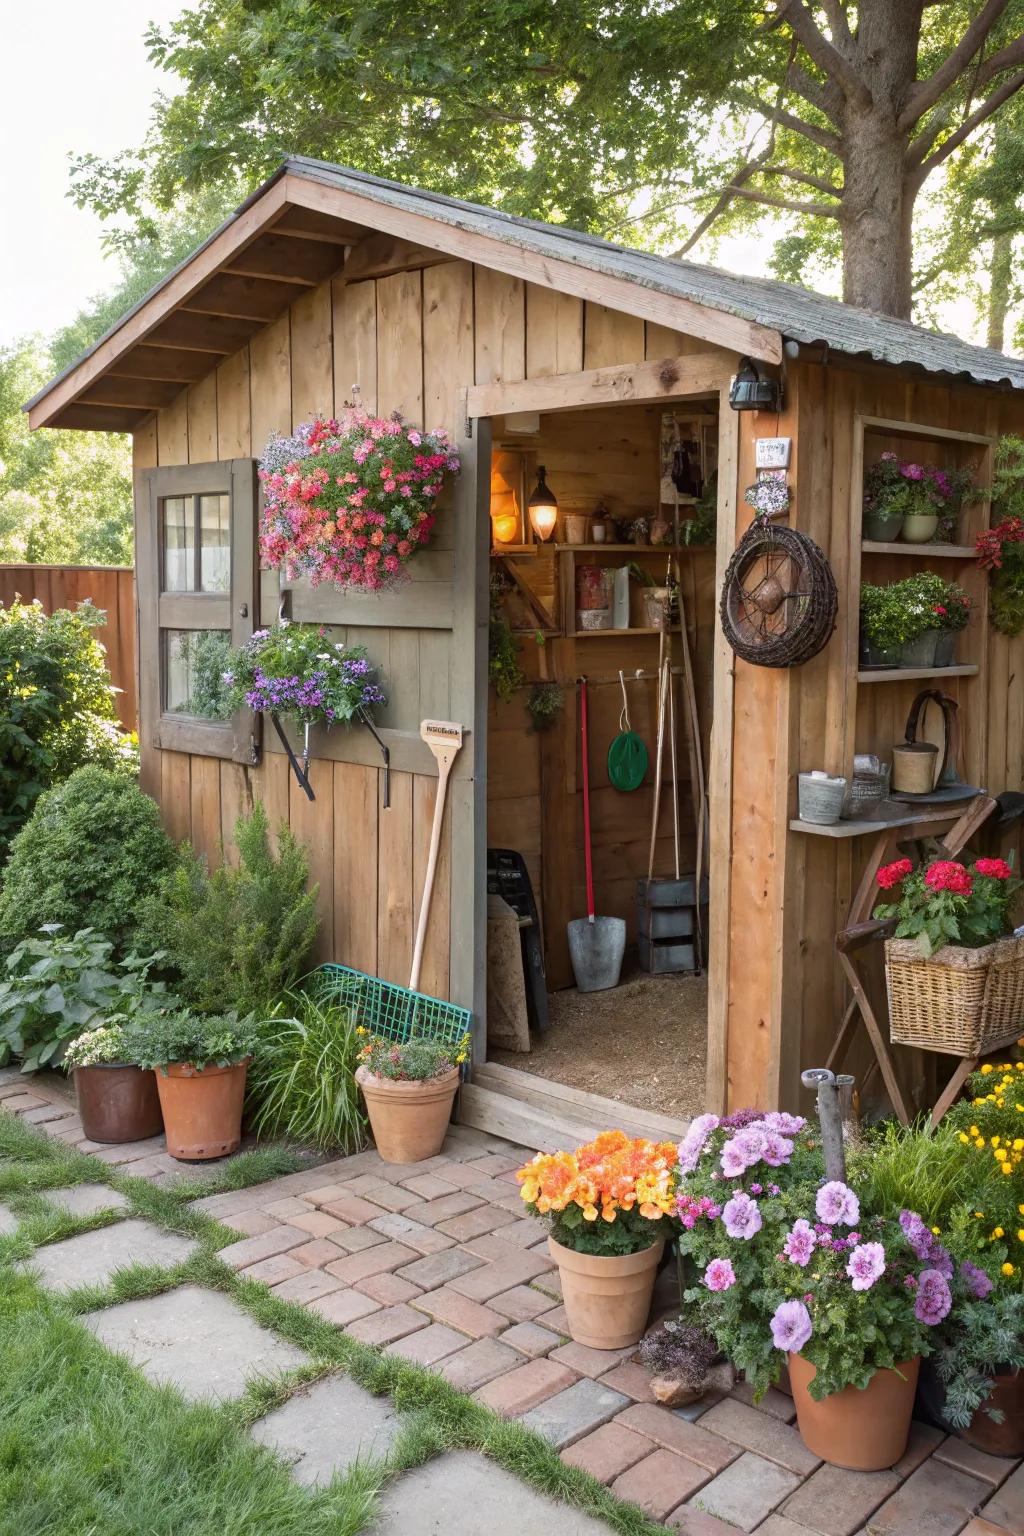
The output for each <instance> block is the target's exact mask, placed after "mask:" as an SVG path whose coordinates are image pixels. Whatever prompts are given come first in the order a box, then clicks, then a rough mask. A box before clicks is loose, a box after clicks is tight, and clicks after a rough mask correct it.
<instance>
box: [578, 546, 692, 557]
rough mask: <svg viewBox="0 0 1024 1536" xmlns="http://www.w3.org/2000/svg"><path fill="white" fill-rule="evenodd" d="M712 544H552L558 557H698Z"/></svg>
mask: <svg viewBox="0 0 1024 1536" xmlns="http://www.w3.org/2000/svg"><path fill="white" fill-rule="evenodd" d="M714 547H715V546H714V545H713V544H552V545H551V548H552V549H557V550H558V553H559V554H560V555H578V554H590V555H593V554H602V553H608V554H613V555H625V554H630V555H699V554H701V553H702V552H703V551H704V550H713V549H714Z"/></svg>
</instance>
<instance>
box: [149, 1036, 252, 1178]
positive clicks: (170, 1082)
mask: <svg viewBox="0 0 1024 1536" xmlns="http://www.w3.org/2000/svg"><path fill="white" fill-rule="evenodd" d="M248 1067H249V1063H248V1061H247V1060H246V1061H239V1062H236V1063H235V1065H234V1066H231V1067H203V1068H202V1070H201V1071H197V1069H196V1068H195V1067H193V1066H192V1064H191V1063H190V1062H187V1061H172V1062H170V1063H169V1064H168V1065H167V1066H166V1067H164V1068H162V1069H161V1070H160V1071H159V1072H157V1074H156V1085H157V1089H158V1091H159V1094H160V1107H161V1109H162V1110H163V1112H164V1127H165V1129H166V1131H167V1150H168V1152H169V1153H170V1154H171V1156H172V1157H176V1158H178V1159H179V1160H180V1161H182V1162H186V1163H193V1162H196V1163H201V1162H206V1161H207V1160H208V1159H209V1158H211V1157H227V1155H228V1153H229V1152H235V1151H237V1150H238V1147H239V1144H240V1143H241V1140H242V1100H243V1099H244V1098H245V1075H246V1072H247V1071H248Z"/></svg>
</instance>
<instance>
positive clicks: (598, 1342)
mask: <svg viewBox="0 0 1024 1536" xmlns="http://www.w3.org/2000/svg"><path fill="white" fill-rule="evenodd" d="M664 1249H665V1244H664V1242H661V1241H659V1242H657V1243H652V1244H651V1246H650V1247H649V1248H643V1249H641V1251H640V1252H639V1253H627V1254H623V1255H616V1256H615V1257H609V1256H607V1255H605V1254H595V1253H577V1252H576V1251H575V1249H572V1248H564V1247H563V1246H562V1244H561V1243H556V1242H555V1239H554V1238H553V1237H549V1238H548V1251H549V1252H550V1254H551V1257H552V1258H553V1259H554V1261H555V1263H556V1264H557V1265H558V1273H559V1275H560V1276H561V1278H562V1298H563V1301H564V1303H565V1312H566V1316H567V1318H568V1320H569V1332H570V1334H571V1335H572V1337H573V1339H574V1340H575V1341H576V1343H577V1344H585V1345H587V1346H588V1348H590V1349H625V1348H626V1346H627V1345H628V1344H636V1343H638V1342H639V1340H640V1339H641V1338H642V1337H643V1332H644V1329H645V1328H646V1327H647V1319H648V1316H649V1315H650V1311H651V1297H652V1296H653V1294H654V1281H655V1279H656V1277H657V1274H658V1265H659V1264H660V1262H661V1256H662V1253H663V1252H664Z"/></svg>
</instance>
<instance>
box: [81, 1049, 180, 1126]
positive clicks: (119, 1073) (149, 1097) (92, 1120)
mask: <svg viewBox="0 0 1024 1536" xmlns="http://www.w3.org/2000/svg"><path fill="white" fill-rule="evenodd" d="M75 1097H76V1099H77V1100H78V1113H79V1114H80V1115H81V1117H82V1129H83V1130H84V1131H85V1134H86V1135H87V1136H88V1138H89V1140H90V1141H105V1142H123V1141H146V1140H147V1139H148V1138H149V1137H150V1136H159V1134H160V1132H161V1131H162V1130H163V1128H164V1122H163V1116H162V1115H161V1113H160V1096H159V1093H158V1091H157V1085H156V1074H155V1073H153V1072H144V1071H143V1070H142V1068H141V1067H127V1066H123V1065H122V1064H121V1062H100V1063H97V1065H95V1066H92V1067H76V1068H75Z"/></svg>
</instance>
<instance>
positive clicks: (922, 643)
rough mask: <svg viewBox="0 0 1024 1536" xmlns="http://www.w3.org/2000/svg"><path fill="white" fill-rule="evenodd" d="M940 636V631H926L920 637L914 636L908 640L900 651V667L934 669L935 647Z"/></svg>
mask: <svg viewBox="0 0 1024 1536" xmlns="http://www.w3.org/2000/svg"><path fill="white" fill-rule="evenodd" d="M941 634H942V631H941V629H926V630H924V631H923V632H922V633H921V634H920V635H915V636H914V638H913V640H908V641H907V643H906V645H904V646H903V647H902V648H901V649H900V666H901V667H934V665H935V647H936V645H937V644H938V641H939V636H940V635H941Z"/></svg>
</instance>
